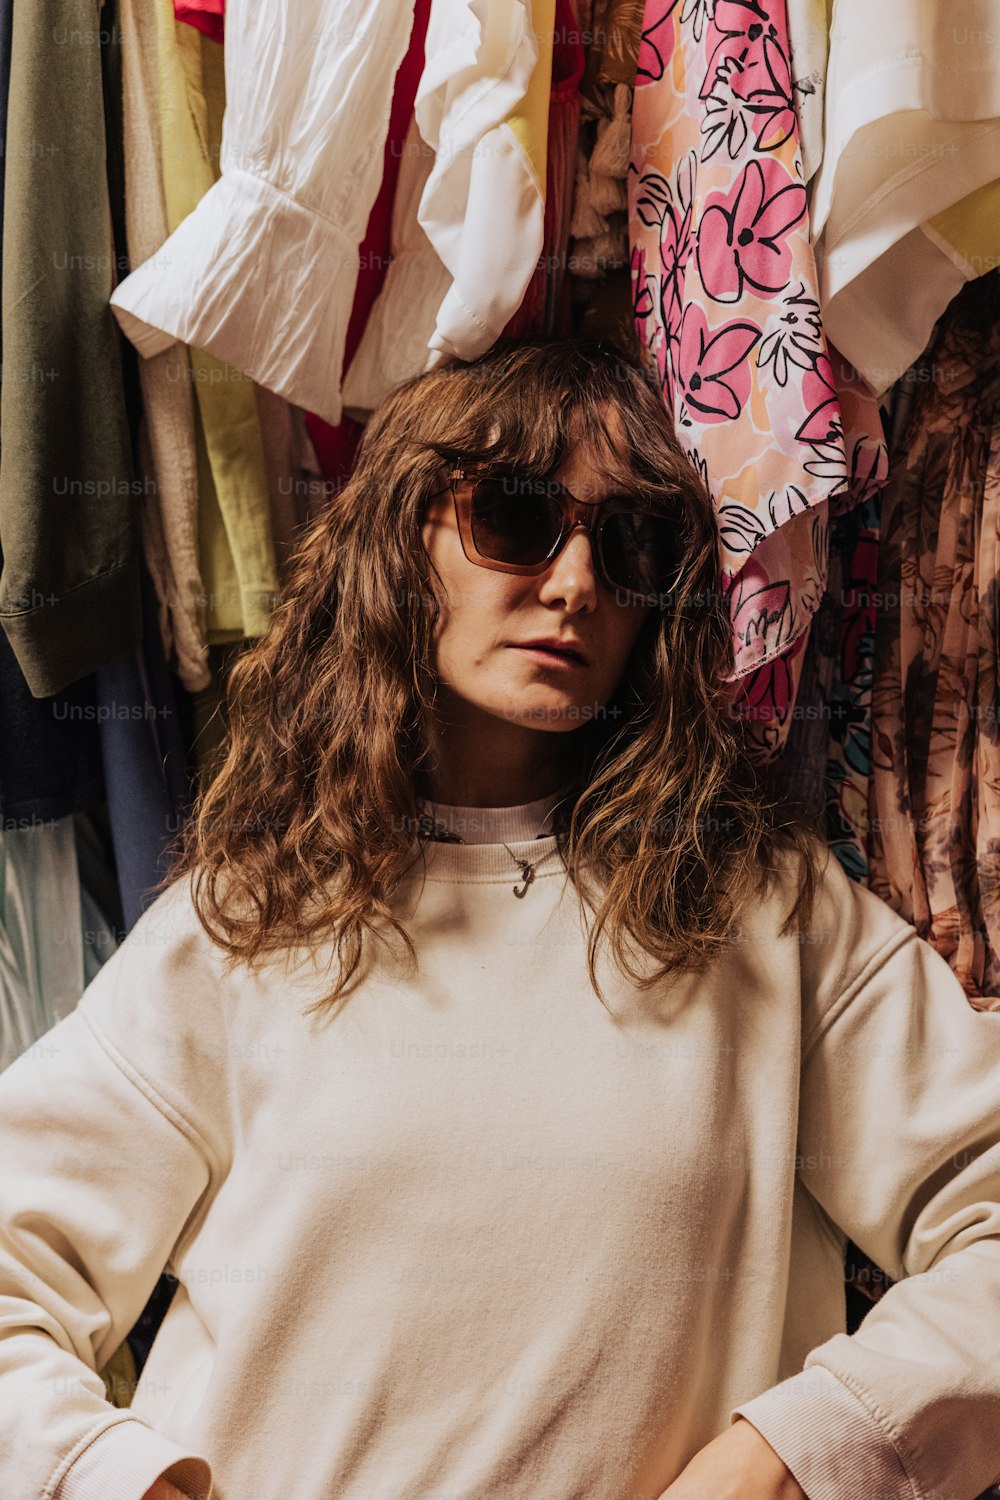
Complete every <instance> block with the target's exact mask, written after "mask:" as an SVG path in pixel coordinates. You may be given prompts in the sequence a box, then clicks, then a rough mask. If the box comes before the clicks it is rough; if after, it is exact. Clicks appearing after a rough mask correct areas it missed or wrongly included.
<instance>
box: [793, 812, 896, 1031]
mask: <svg viewBox="0 0 1000 1500" xmlns="http://www.w3.org/2000/svg"><path fill="white" fill-rule="evenodd" d="M772 874H773V882H772V886H771V901H772V902H773V905H771V908H770V909H771V912H772V913H773V920H774V922H775V923H776V924H778V923H780V922H782V921H783V920H787V928H786V931H785V936H787V937H788V939H789V940H790V941H792V942H794V943H795V944H796V945H797V948H798V962H799V971H800V976H801V984H802V995H803V1006H804V1010H805V1012H806V1014H807V1017H808V1014H809V1012H812V1013H813V1015H814V1018H815V1019H818V1018H819V1017H821V1016H822V1015H823V1014H824V1013H825V1012H826V1010H827V1009H828V1008H829V1007H830V1006H831V1005H833V1004H835V1003H836V1002H837V1000H838V998H840V997H841V996H843V995H845V994H846V993H847V992H848V991H849V990H851V989H852V988H853V987H854V986H856V985H857V984H859V983H862V982H864V979H865V977H866V976H867V975H869V974H871V973H873V972H874V971H875V970H877V969H878V967H879V966H880V965H881V964H882V963H884V962H886V961H887V960H888V958H889V957H890V955H891V954H892V953H894V952H895V951H896V949H897V948H898V947H900V946H901V945H902V944H904V943H907V942H919V941H920V939H919V938H918V936H917V933H916V931H915V929H914V928H913V927H912V926H911V925H910V923H909V922H907V921H906V920H905V919H904V918H903V917H901V916H900V915H899V913H898V912H896V911H894V910H893V909H892V907H891V906H889V905H888V903H887V902H885V901H883V900H882V898H881V897H880V896H877V895H876V894H875V892H874V891H871V890H869V889H868V887H867V886H865V885H864V884H862V883H861V881H859V880H856V879H855V878H854V877H853V876H851V875H849V874H848V873H847V871H846V870H845V869H844V866H843V864H842V863H841V861H840V859H839V858H838V857H837V854H836V851H835V850H834V849H833V848H831V847H830V846H829V845H828V844H826V843H825V842H824V841H823V840H822V839H821V838H819V837H818V836H817V835H816V834H813V833H808V832H806V831H803V833H802V835H801V837H800V838H799V839H798V840H797V841H796V844H795V845H794V846H791V845H783V846H781V847H780V848H779V849H778V850H777V852H776V853H775V856H774V858H773V861H772ZM800 897H801V898H802V899H801V900H800ZM796 906H798V910H797V911H796V910H795V908H796Z"/></svg>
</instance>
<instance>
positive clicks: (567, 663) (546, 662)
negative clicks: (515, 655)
mask: <svg viewBox="0 0 1000 1500" xmlns="http://www.w3.org/2000/svg"><path fill="white" fill-rule="evenodd" d="M514 650H515V651H521V652H523V653H524V655H525V656H530V657H531V658H532V660H533V661H537V662H538V663H539V665H540V666H544V667H562V668H569V667H582V666H584V665H585V663H584V662H582V661H581V660H580V658H579V657H578V656H569V655H567V654H565V653H564V652H561V651H550V650H549V648H548V647H547V646H515V647H514Z"/></svg>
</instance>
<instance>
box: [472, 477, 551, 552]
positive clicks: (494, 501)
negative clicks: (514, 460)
mask: <svg viewBox="0 0 1000 1500" xmlns="http://www.w3.org/2000/svg"><path fill="white" fill-rule="evenodd" d="M561 526H562V511H561V509H560V507H559V504H558V501H557V500H556V499H555V497H554V496H552V495H550V494H548V493H546V490H545V487H544V486H543V485H540V484H538V483H533V482H532V481H531V480H530V479H519V478H517V477H516V476H514V475H508V476H503V475H501V476H499V477H495V478H494V477H491V478H489V479H480V480H479V481H478V483H477V484H476V485H475V487H474V488H473V491H472V538H473V541H474V542H475V544H476V548H477V550H478V551H479V552H481V553H482V555H483V557H488V558H490V560H491V561H493V562H501V563H514V564H520V565H530V564H531V563H540V562H544V560H545V558H546V557H548V555H549V553H550V552H551V550H552V548H553V547H554V545H555V543H556V540H557V538H558V536H559V531H560V528H561Z"/></svg>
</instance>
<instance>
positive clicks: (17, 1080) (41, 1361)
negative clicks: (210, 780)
mask: <svg viewBox="0 0 1000 1500" xmlns="http://www.w3.org/2000/svg"><path fill="white" fill-rule="evenodd" d="M184 911H185V907H184V898H183V895H182V894H181V893H180V892H179V890H178V888H177V887H176V886H175V887H172V888H170V889H169V890H168V891H167V892H166V893H165V894H164V895H161V896H160V897H159V898H158V899H157V901H155V902H154V903H153V905H152V906H150V907H149V908H148V909H147V911H146V912H144V914H143V916H142V917H141V918H140V920H139V921H138V922H137V923H136V925H135V926H134V927H133V929H132V931H131V932H130V933H129V935H128V937H126V939H125V941H124V943H123V944H122V945H121V947H120V948H118V949H117V950H116V951H115V953H113V954H112V956H111V958H110V959H108V961H107V962H106V963H105V964H104V966H103V967H102V968H101V969H100V971H99V972H98V974H97V975H96V976H95V978H94V979H93V980H92V981H91V983H90V985H89V986H88V987H87V989H86V990H85V991H84V993H83V995H82V997H81V999H80V1000H79V1002H78V1004H77V1007H76V1009H75V1010H74V1011H72V1012H71V1013H70V1014H69V1015H68V1016H66V1017H65V1018H64V1019H62V1020H61V1021H59V1022H58V1023H57V1024H56V1025H55V1026H53V1027H52V1028H51V1029H50V1030H49V1031H48V1032H46V1033H45V1034H44V1035H43V1036H42V1037H41V1038H40V1039H39V1040H38V1041H37V1042H36V1043H35V1044H34V1045H33V1046H31V1047H30V1048H28V1050H27V1051H26V1052H24V1053H22V1054H21V1055H20V1056H19V1057H18V1058H16V1060H15V1061H14V1062H13V1063H12V1064H10V1066H9V1067H7V1068H6V1069H5V1070H4V1072H3V1073H2V1074H0V1160H2V1163H3V1167H2V1170H0V1495H9V1496H19V1497H20V1496H23V1497H25V1500H27V1497H29V1496H30V1497H38V1500H141V1497H142V1496H143V1495H144V1494H145V1492H146V1490H147V1489H148V1488H149V1487H150V1485H151V1484H152V1483H153V1482H154V1480H155V1479H156V1478H157V1477H158V1476H160V1475H164V1474H165V1475H167V1477H169V1478H170V1480H171V1481H172V1482H173V1483H174V1484H176V1485H177V1486H178V1488H180V1489H182V1490H184V1491H185V1492H186V1493H188V1494H190V1495H191V1496H193V1497H195V1500H208V1497H209V1495H210V1494H211V1489H212V1474H211V1468H210V1465H209V1463H208V1461H207V1460H206V1459H205V1458H204V1456H203V1455H200V1454H197V1453H191V1452H189V1451H188V1450H187V1449H186V1448H184V1447H181V1446H179V1445H178V1444H176V1443H174V1442H172V1441H169V1440H167V1439H165V1438H163V1437H161V1436H160V1435H159V1434H158V1433H157V1432H155V1431H154V1430H153V1429H152V1427H151V1426H150V1425H149V1424H148V1423H147V1422H146V1421H145V1420H144V1419H143V1418H141V1417H137V1416H134V1415H132V1414H131V1413H130V1412H129V1411H128V1410H127V1409H122V1408H119V1407H116V1406H113V1405H112V1404H111V1403H110V1402H108V1401H107V1399H106V1396H105V1388H104V1382H103V1380H102V1378H101V1376H100V1375H99V1374H98V1373H97V1372H98V1371H99V1370H100V1369H101V1368H102V1366H103V1365H104V1364H105V1363H106V1361H107V1360H108V1359H109V1358H110V1356H111V1354H112V1353H113V1352H114V1351H115V1350H116V1349H117V1348H118V1347H119V1345H120V1344H121V1343H122V1340H123V1339H124V1338H125V1336H126V1335H127V1333H128V1332H129V1330H130V1329H131V1328H132V1326H133V1325H134V1323H135V1322H136V1320H137V1318H138V1317H139V1314H140V1313H141V1311H142V1309H143V1307H144V1306H145V1303H146V1301H147V1299H148V1297H149V1295H150V1293H151V1292H152V1290H153V1288H154V1286H155V1284H156V1281H157V1279H158V1277H159V1275H160V1273H161V1272H162V1271H163V1269H164V1268H165V1266H166V1265H167V1264H168V1263H169V1262H170V1261H171V1259H172V1257H173V1255H174V1252H175V1249H176V1247H177V1245H178V1242H179V1241H180V1240H181V1239H182V1238H183V1237H184V1236H185V1235H186V1234H187V1233H188V1232H189V1231H190V1230H191V1229H192V1228H193V1227H194V1225H195V1221H196V1220H198V1221H200V1218H201V1217H202V1215H203V1213H204V1212H205V1210H206V1209H207V1206H208V1203H209V1202H210V1200H211V1198H212V1197H213V1196H214V1192H215V1190H216V1189H217V1187H218V1185H219V1182H220V1179H221V1176H222V1173H223V1170H224V1159H225V1144H224V1135H223V1133H222V1132H221V1130H220V1122H219V1121H218V1120H216V1119H214V1118H213V1116H212V1113H211V1110H210V1108H209V1107H208V1101H209V1100H210V1098H211V1091H212V1090H213V1089H216V1090H217V1089H218V1087H219V1083H220V1080H219V1078H218V1076H213V1073H214V1074H215V1075H217V1074H218V1069H219V1058H220V1056H221V1055H222V1053H221V1049H220V1048H219V1047H218V1046H217V1045H216V1043H215V1042H214V1041H213V1040H212V1033H213V1027H214V1026H215V1025H216V1024H217V1021H216V1019H215V1014H216V1010H215V1007H214V1006H213V1000H214V999H215V998H216V997H215V995H214V994H213V988H212V984H211V978H210V975H208V974H207V973H204V972H202V971H201V970H200V969H199V965H198V963H197V962H196V960H195V954H196V952H197V950H198V948H199V944H198V941H197V938H196V937H195V936H194V934H193V933H191V932H190V931H187V930H186V928H187V919H186V918H185V917H184ZM178 915H180V916H181V921H180V924H179V926H178V924H177V921H176V918H177V917H178ZM199 1015H200V1016H202V1017H204V1021H203V1023H202V1026H201V1028H200V1029H199V1028H198V1027H197V1026H196V1025H195V1024H194V1021H195V1017H196V1016H199ZM185 1079H189V1080H192V1082H191V1083H190V1084H189V1086H188V1092H189V1093H190V1094H193V1096H194V1097H191V1098H189V1097H187V1095H186V1094H185V1092H184V1081H185Z"/></svg>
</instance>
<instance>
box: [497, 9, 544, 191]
mask: <svg viewBox="0 0 1000 1500" xmlns="http://www.w3.org/2000/svg"><path fill="white" fill-rule="evenodd" d="M531 14H532V25H533V27H534V31H535V40H536V42H537V43H538V61H537V62H536V64H535V66H534V69H533V70H532V74H531V81H530V83H529V84H528V87H527V91H526V92H525V93H524V94H523V95H522V97H521V98H520V99H519V100H518V102H517V104H515V106H514V108H513V109H512V110H511V111H510V113H509V114H508V116H507V120H506V123H507V124H508V125H509V126H510V128H511V130H512V131H513V132H514V134H515V135H516V136H517V140H518V144H519V145H520V147H521V150H522V151H523V152H524V154H525V156H526V157H527V158H528V160H529V162H530V163H531V166H532V169H533V170H534V173H535V176H536V178H537V179H538V190H539V192H540V193H541V195H542V202H543V203H544V202H545V175H546V172H545V168H546V160H547V156H548V144H549V99H550V96H551V93H552V34H553V31H554V29H555V24H556V0H540V3H538V4H535V5H533V6H532V12H531Z"/></svg>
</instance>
